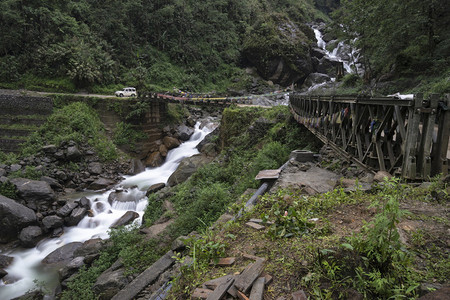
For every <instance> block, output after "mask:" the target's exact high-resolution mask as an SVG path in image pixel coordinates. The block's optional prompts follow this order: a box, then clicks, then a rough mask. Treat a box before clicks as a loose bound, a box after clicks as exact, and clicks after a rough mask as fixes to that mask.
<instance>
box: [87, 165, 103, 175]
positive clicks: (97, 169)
mask: <svg viewBox="0 0 450 300" xmlns="http://www.w3.org/2000/svg"><path fill="white" fill-rule="evenodd" d="M88 172H89V173H91V174H94V175H99V174H102V172H103V167H102V164H101V163H99V162H91V163H90V164H89V165H88Z"/></svg>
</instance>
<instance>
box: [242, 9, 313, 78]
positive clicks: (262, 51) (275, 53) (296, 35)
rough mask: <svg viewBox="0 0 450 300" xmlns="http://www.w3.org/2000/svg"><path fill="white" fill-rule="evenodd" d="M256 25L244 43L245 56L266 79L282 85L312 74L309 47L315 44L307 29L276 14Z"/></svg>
mask: <svg viewBox="0 0 450 300" xmlns="http://www.w3.org/2000/svg"><path fill="white" fill-rule="evenodd" d="M268 18H270V19H271V20H267V21H266V22H260V23H256V24H255V26H253V27H252V29H251V30H250V31H249V34H247V35H246V37H245V40H244V56H245V58H246V59H247V60H248V61H250V62H251V63H252V64H253V65H254V66H255V67H256V69H257V70H258V73H259V74H260V75H261V76H262V77H263V78H264V79H265V80H270V81H272V82H273V83H276V84H280V85H284V86H287V85H290V84H292V83H293V82H298V81H303V79H304V78H306V76H308V74H309V73H311V72H312V71H313V65H312V60H311V55H310V49H309V48H310V47H309V45H310V44H312V43H314V42H315V36H314V32H313V30H312V29H311V28H309V27H308V26H306V25H305V26H303V25H298V24H296V23H294V22H292V21H291V20H290V19H289V18H288V17H286V16H281V15H279V14H276V13H273V14H271V15H269V16H268Z"/></svg>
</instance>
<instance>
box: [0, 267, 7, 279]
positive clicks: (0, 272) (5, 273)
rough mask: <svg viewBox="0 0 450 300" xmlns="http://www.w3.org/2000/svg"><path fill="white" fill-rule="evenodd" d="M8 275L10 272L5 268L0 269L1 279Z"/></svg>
mask: <svg viewBox="0 0 450 300" xmlns="http://www.w3.org/2000/svg"><path fill="white" fill-rule="evenodd" d="M6 275H8V272H6V271H5V270H3V269H0V279H2V278H3V277H5V276H6Z"/></svg>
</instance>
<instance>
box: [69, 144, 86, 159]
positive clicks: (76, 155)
mask: <svg viewBox="0 0 450 300" xmlns="http://www.w3.org/2000/svg"><path fill="white" fill-rule="evenodd" d="M81 156H82V154H81V151H80V149H78V147H77V146H69V147H67V153H66V158H67V159H68V160H70V161H78V160H79V159H80V158H81Z"/></svg>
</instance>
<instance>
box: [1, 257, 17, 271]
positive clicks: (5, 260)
mask: <svg viewBox="0 0 450 300" xmlns="http://www.w3.org/2000/svg"><path fill="white" fill-rule="evenodd" d="M13 260H14V257H11V256H7V255H3V254H0V268H1V269H3V268H6V267H7V266H9V265H10V264H11V263H12V262H13Z"/></svg>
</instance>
